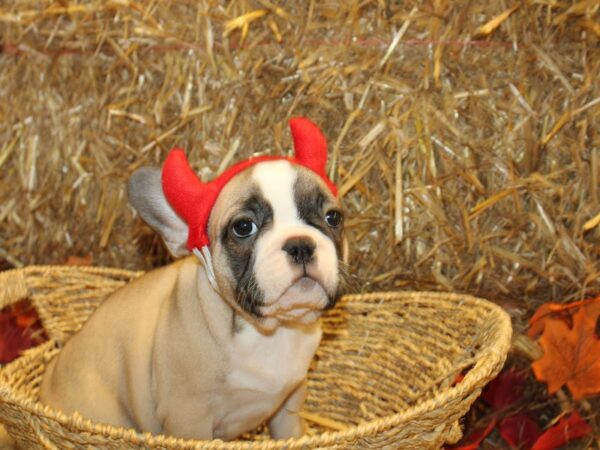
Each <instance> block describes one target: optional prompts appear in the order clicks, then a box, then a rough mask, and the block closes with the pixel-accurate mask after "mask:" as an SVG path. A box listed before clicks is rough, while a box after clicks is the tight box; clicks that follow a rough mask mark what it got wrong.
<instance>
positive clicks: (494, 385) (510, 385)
mask: <svg viewBox="0 0 600 450" xmlns="http://www.w3.org/2000/svg"><path fill="white" fill-rule="evenodd" d="M525 381H526V379H525V376H524V375H522V374H520V373H518V372H517V371H515V370H507V371H504V372H502V373H501V374H500V375H498V376H497V377H496V378H494V379H493V380H492V381H491V382H490V384H488V386H487V387H486V388H485V390H484V391H483V395H482V397H483V399H484V400H485V401H486V402H488V403H489V405H490V406H491V407H493V408H494V409H503V408H507V407H509V406H510V405H512V404H513V403H515V402H516V401H517V400H519V399H520V398H521V397H522V395H523V391H524V390H525Z"/></svg>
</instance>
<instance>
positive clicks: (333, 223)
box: [325, 210, 342, 228]
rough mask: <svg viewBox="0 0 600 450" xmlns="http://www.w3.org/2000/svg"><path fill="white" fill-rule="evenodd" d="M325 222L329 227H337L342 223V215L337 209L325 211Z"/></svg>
mask: <svg viewBox="0 0 600 450" xmlns="http://www.w3.org/2000/svg"><path fill="white" fill-rule="evenodd" d="M325 223H327V225H329V226H330V227H331V228H337V227H339V226H340V224H341V223H342V215H341V214H340V212H339V211H335V210H332V211H327V214H325Z"/></svg>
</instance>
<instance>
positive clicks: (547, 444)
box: [531, 411, 592, 450]
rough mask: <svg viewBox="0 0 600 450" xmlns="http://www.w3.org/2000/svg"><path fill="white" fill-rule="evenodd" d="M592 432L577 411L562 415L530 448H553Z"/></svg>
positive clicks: (533, 449)
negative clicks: (567, 416)
mask: <svg viewBox="0 0 600 450" xmlns="http://www.w3.org/2000/svg"><path fill="white" fill-rule="evenodd" d="M591 432H592V427H591V426H590V425H589V424H588V423H587V422H586V421H585V420H583V419H582V418H581V416H580V415H579V413H578V412H577V411H573V413H572V414H571V415H570V416H569V418H568V419H565V418H564V417H563V418H562V419H560V421H559V422H558V423H557V424H556V425H554V426H553V427H552V428H549V429H547V430H546V431H545V432H544V434H542V435H541V436H540V437H539V438H538V439H537V440H536V441H535V443H534V444H533V447H531V450H554V449H556V448H559V447H561V446H563V445H565V444H566V443H568V442H571V441H574V440H576V439H580V438H582V437H584V436H587V435H588V434H590V433H591Z"/></svg>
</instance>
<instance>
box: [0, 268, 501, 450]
mask: <svg viewBox="0 0 600 450" xmlns="http://www.w3.org/2000/svg"><path fill="white" fill-rule="evenodd" d="M40 270H43V271H45V272H48V271H56V270H60V271H67V272H69V271H76V272H84V273H94V274H100V275H101V274H108V273H111V274H113V275H123V276H126V277H131V276H138V275H141V274H143V273H145V272H144V271H132V270H127V269H113V268H105V267H91V266H60V265H54V266H50V265H49V266H43V265H36V266H28V267H26V268H20V269H12V270H9V271H5V272H3V273H0V281H1V280H2V278H5V277H8V276H14V275H16V273H17V272H18V273H20V274H22V275H23V276H26V275H27V274H28V273H29V272H36V271H40ZM9 274H10V275H9ZM413 296H414V297H415V298H411V297H413ZM420 296H424V297H429V298H428V299H419V298H418V297H420ZM403 297H407V298H406V299H405V300H406V301H414V302H426V303H435V302H436V300H434V299H435V298H440V297H443V299H444V300H446V301H451V302H455V303H456V304H458V305H459V306H460V307H474V306H477V307H479V308H482V309H487V310H488V311H489V313H490V314H492V315H494V317H495V318H496V319H497V321H496V323H497V325H496V327H495V330H494V338H495V339H494V341H495V344H496V345H495V347H493V348H485V349H482V350H480V352H481V353H480V354H479V356H478V359H477V361H476V362H475V364H474V366H473V367H472V368H470V369H469V371H468V372H467V373H466V375H465V377H464V378H463V379H462V381H461V382H460V383H458V384H456V385H454V386H451V387H448V388H445V389H442V390H440V391H439V392H436V393H435V394H434V395H433V396H432V397H430V398H427V399H426V400H423V401H421V402H418V403H417V404H415V405H413V406H411V407H409V408H407V409H405V410H403V411H401V412H397V413H394V414H391V415H389V416H385V417H380V418H377V419H373V420H370V421H367V422H364V423H360V424H358V425H351V426H348V427H347V428H345V429H343V430H338V431H326V432H323V433H319V434H316V435H312V436H302V437H300V438H290V439H280V440H272V439H269V440H266V441H247V442H246V441H231V442H225V441H221V440H219V439H214V440H198V439H182V438H177V437H173V436H166V435H155V434H151V433H147V432H144V433H140V432H137V431H135V430H134V429H128V428H122V427H118V426H113V425H105V424H98V423H95V422H92V421H91V420H89V419H86V418H84V417H82V416H81V415H79V414H77V413H74V414H68V415H67V414H64V413H63V412H61V411H59V410H56V409H54V408H51V407H50V406H47V405H43V404H42V403H40V402H39V401H36V400H32V399H29V398H27V397H25V396H24V395H23V394H20V393H19V392H15V391H14V390H12V389H11V388H9V387H7V386H5V385H3V384H1V383H0V402H5V403H11V404H13V405H15V406H18V407H19V408H22V409H24V410H26V411H27V412H29V413H32V414H37V415H41V416H44V417H46V418H48V419H51V420H54V421H56V422H58V423H60V424H61V425H62V426H65V427H66V428H70V429H73V428H77V430H78V431H85V432H89V433H92V434H100V435H105V436H109V437H111V438H116V439H123V438H127V439H128V440H129V441H130V442H132V443H135V444H150V443H164V444H169V445H182V444H185V445H188V446H202V448H210V447H211V446H213V445H214V446H218V447H219V448H231V449H234V448H235V449H242V448H248V449H257V448H264V449H267V448H269V449H270V448H272V449H278V448H282V447H284V446H290V445H293V446H294V447H297V446H303V445H309V446H313V445H328V444H331V443H332V442H338V443H339V442H340V441H341V440H351V439H353V438H356V437H363V436H372V435H374V434H377V433H379V432H381V431H382V430H384V429H387V428H389V427H393V426H396V425H399V424H401V423H405V422H408V421H410V420H412V419H413V418H414V417H415V416H418V415H421V414H423V413H425V412H428V411H430V410H432V409H435V408H437V407H438V406H439V405H440V404H442V403H445V402H446V401H447V399H448V398H457V397H461V396H464V395H465V393H468V392H471V391H473V390H475V389H477V388H478V387H479V388H481V387H483V386H478V385H481V384H482V382H481V381H482V380H485V379H486V377H485V376H484V375H485V374H486V373H489V372H490V371H492V370H493V368H494V367H496V366H497V365H498V364H499V363H502V362H503V360H504V359H505V356H506V354H507V352H508V349H509V347H510V342H511V334H512V326H511V321H510V317H509V315H508V314H507V313H506V311H504V310H503V309H502V308H501V307H500V306H498V305H496V304H494V303H492V302H490V301H488V300H484V299H481V298H478V297H474V296H472V295H469V294H458V293H450V292H448V293H447V292H436V291H382V292H369V293H365V294H350V295H345V296H343V297H342V299H340V303H344V302H351V301H352V300H361V301H374V300H379V301H381V300H389V299H392V298H403ZM56 342H57V341H55V340H49V341H47V342H45V343H43V344H40V345H39V346H37V347H35V348H33V349H30V350H28V351H26V352H24V353H23V355H22V356H20V357H19V358H17V359H16V360H15V361H13V362H11V363H9V364H8V365H7V366H6V368H8V367H9V366H11V367H12V365H14V364H19V363H21V362H22V361H24V360H25V359H26V358H28V357H30V356H29V355H30V354H32V353H36V352H39V351H41V350H42V349H43V347H46V346H47V347H51V346H53V345H55V344H56ZM3 370H4V369H2V368H0V375H2V372H3ZM0 381H1V378H0ZM257 446H258V447H257Z"/></svg>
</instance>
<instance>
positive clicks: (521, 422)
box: [498, 414, 542, 448]
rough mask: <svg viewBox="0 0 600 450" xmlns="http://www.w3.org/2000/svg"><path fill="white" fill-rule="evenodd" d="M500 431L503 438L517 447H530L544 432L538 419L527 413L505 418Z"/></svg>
mask: <svg viewBox="0 0 600 450" xmlns="http://www.w3.org/2000/svg"><path fill="white" fill-rule="evenodd" d="M498 431H499V432H500V436H501V437H502V439H504V440H505V441H506V442H507V443H508V444H509V445H510V446H511V447H515V448H530V447H531V445H532V444H533V443H534V442H535V441H536V439H537V438H538V437H539V436H540V434H542V431H541V430H540V427H539V426H538V423H537V421H536V420H535V419H533V418H532V417H530V416H528V415H527V414H516V415H514V416H510V417H507V418H505V419H503V420H502V422H500V425H499V426H498Z"/></svg>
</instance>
